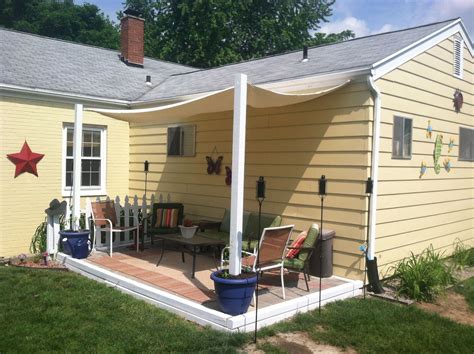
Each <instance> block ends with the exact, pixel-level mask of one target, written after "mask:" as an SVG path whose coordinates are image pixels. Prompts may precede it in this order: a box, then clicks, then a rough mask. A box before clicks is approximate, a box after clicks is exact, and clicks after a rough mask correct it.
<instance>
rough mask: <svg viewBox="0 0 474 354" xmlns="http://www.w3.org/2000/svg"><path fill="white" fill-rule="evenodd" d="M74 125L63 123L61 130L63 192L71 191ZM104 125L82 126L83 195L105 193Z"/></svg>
mask: <svg viewBox="0 0 474 354" xmlns="http://www.w3.org/2000/svg"><path fill="white" fill-rule="evenodd" d="M73 139H74V127H73V126H71V125H65V126H64V130H63V151H64V154H63V155H64V162H63V193H64V194H68V193H70V191H71V187H72V180H73V176H74V166H73V165H74V160H73ZM105 144H106V130H105V128H104V127H91V126H84V127H83V128H82V149H81V191H83V195H99V194H100V195H102V194H105V164H106V163H105V161H106V160H105V152H106V148H105Z"/></svg>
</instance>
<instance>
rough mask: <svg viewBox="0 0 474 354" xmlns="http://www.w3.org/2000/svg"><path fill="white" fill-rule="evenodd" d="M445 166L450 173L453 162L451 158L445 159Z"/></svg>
mask: <svg viewBox="0 0 474 354" xmlns="http://www.w3.org/2000/svg"><path fill="white" fill-rule="evenodd" d="M443 166H444V169H445V170H446V172H448V173H449V171H451V160H450V158H449V157H447V158H445V159H444V161H443Z"/></svg>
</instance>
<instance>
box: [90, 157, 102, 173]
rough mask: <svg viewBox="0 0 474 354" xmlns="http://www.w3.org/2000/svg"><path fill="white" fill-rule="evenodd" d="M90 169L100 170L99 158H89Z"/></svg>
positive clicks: (93, 170)
mask: <svg viewBox="0 0 474 354" xmlns="http://www.w3.org/2000/svg"><path fill="white" fill-rule="evenodd" d="M90 163H91V171H92V172H100V160H91V162H90Z"/></svg>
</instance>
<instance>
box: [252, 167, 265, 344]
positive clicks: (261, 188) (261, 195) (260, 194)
mask: <svg viewBox="0 0 474 354" xmlns="http://www.w3.org/2000/svg"><path fill="white" fill-rule="evenodd" d="M264 200H265V179H264V178H263V176H260V178H259V179H258V181H257V201H258V238H257V240H258V241H257V262H256V264H257V266H258V264H259V260H260V237H261V235H262V223H261V218H262V203H263V201H264ZM257 316H258V272H257V285H256V286H255V335H254V342H255V343H257Z"/></svg>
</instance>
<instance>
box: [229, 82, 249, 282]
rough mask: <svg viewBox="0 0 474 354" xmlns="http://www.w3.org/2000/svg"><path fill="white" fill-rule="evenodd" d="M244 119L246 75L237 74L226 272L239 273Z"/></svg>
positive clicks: (245, 110) (242, 201)
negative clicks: (228, 250)
mask: <svg viewBox="0 0 474 354" xmlns="http://www.w3.org/2000/svg"><path fill="white" fill-rule="evenodd" d="M246 121H247V75H244V74H237V75H236V76H235V87H234V123H233V134H232V191H231V201H230V252H229V272H230V274H232V275H238V274H240V265H241V257H242V254H241V251H242V219H243V213H244V170H245V125H246Z"/></svg>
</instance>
